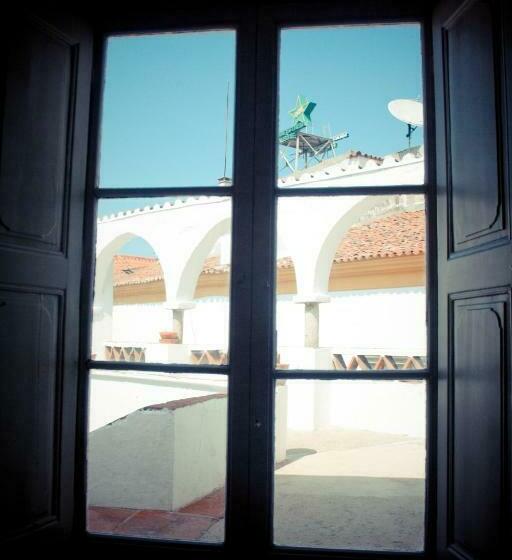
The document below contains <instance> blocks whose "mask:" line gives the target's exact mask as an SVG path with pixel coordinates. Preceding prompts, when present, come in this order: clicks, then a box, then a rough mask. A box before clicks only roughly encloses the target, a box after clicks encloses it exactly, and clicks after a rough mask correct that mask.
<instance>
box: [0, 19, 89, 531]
mask: <svg viewBox="0 0 512 560" xmlns="http://www.w3.org/2000/svg"><path fill="white" fill-rule="evenodd" d="M5 28H6V29H5V30H4V32H3V33H2V36H1V37H0V46H1V47H2V49H1V50H2V55H0V56H2V63H1V64H0V72H1V73H0V379H1V382H0V383H1V388H2V390H1V392H0V395H1V399H0V416H1V425H2V436H1V439H2V442H1V443H2V445H1V449H2V453H1V454H0V467H1V473H0V474H1V475H2V480H3V481H4V482H5V481H7V484H5V485H4V488H5V490H4V491H3V494H2V498H3V500H2V507H3V509H4V511H5V512H6V513H7V522H5V523H4V524H3V526H2V530H1V531H0V535H1V538H0V540H4V539H8V540H9V539H13V538H14V539H21V540H27V541H29V540H32V539H38V540H39V539H45V538H47V537H49V535H52V538H53V536H55V535H57V534H58V535H66V534H69V533H70V531H71V527H72V524H73V508H74V495H73V494H74V473H75V470H74V469H75V465H74V454H75V438H76V433H75V418H76V402H77V383H78V350H79V345H78V341H79V336H78V333H79V323H80V313H79V302H80V279H81V260H82V238H83V212H84V191H85V180H86V174H85V170H86V161H87V142H88V115H89V96H90V90H91V66H92V34H91V32H90V30H89V28H88V26H87V25H86V24H84V22H83V21H82V20H81V19H80V18H77V17H75V16H73V15H70V14H69V13H67V14H64V13H59V14H54V15H52V16H44V15H42V14H41V12H39V13H38V14H37V15H35V14H31V13H28V11H24V12H23V13H18V14H17V15H16V14H13V15H12V17H10V19H9V23H8V25H7V24H6V26H5ZM4 517H5V516H4Z"/></svg>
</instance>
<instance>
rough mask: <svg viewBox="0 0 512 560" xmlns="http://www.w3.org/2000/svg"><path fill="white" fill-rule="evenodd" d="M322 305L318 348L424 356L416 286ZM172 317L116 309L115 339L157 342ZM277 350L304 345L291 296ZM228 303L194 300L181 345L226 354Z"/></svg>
mask: <svg viewBox="0 0 512 560" xmlns="http://www.w3.org/2000/svg"><path fill="white" fill-rule="evenodd" d="M329 297H330V298H331V301H330V302H329V303H322V304H320V346H322V347H331V348H332V349H333V351H335V352H342V353H345V354H350V355H351V354H385V353H387V354H396V355H425V353H426V321H425V289H424V288H420V287H412V288H393V289H383V290H357V291H346V292H330V293H329ZM171 317H172V312H171V311H169V310H166V309H164V306H163V304H144V305H115V306H114V312H113V331H114V332H113V340H115V341H119V342H127V341H141V342H142V341H146V342H158V339H159V334H158V333H159V332H160V331H161V330H170V326H171V324H172V323H171ZM276 325H277V336H278V338H277V345H278V347H279V350H280V352H281V353H282V354H283V356H282V358H283V361H285V356H286V355H288V354H289V352H293V349H294V348H295V347H301V346H302V345H303V342H304V305H303V304H298V303H294V302H293V296H292V295H281V296H279V297H278V298H277V316H276ZM228 333H229V306H228V298H226V297H214V298H213V297H212V298H202V299H199V300H196V307H195V308H193V309H188V310H186V311H185V333H184V343H186V344H189V345H191V346H192V347H197V348H210V349H215V348H218V349H226V348H227V346H228V336H229V334H228Z"/></svg>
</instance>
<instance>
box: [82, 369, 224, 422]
mask: <svg viewBox="0 0 512 560" xmlns="http://www.w3.org/2000/svg"><path fill="white" fill-rule="evenodd" d="M226 391H227V382H226V380H225V379H220V378H219V376H217V375H208V374H201V375H199V374H194V375H190V376H189V375H186V374H177V375H172V374H166V373H154V372H140V373H137V372H133V371H110V372H107V371H100V370H97V371H92V373H91V376H90V383H89V430H90V431H92V430H97V429H98V428H100V427H101V426H104V425H106V424H108V423H109V422H114V421H115V420H117V419H118V418H122V417H123V416H126V415H127V414H130V413H131V412H134V411H135V410H138V409H139V408H143V407H145V406H149V405H152V404H156V403H164V402H169V401H174V400H178V399H185V398H189V397H199V396H203V395H211V394H212V393H219V392H226Z"/></svg>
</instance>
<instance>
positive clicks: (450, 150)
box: [442, 1, 507, 253]
mask: <svg viewBox="0 0 512 560" xmlns="http://www.w3.org/2000/svg"><path fill="white" fill-rule="evenodd" d="M494 26H495V23H494V21H493V13H492V10H491V6H490V4H489V3H488V2H484V1H473V2H466V3H465V4H464V5H463V6H461V8H460V9H459V10H457V11H456V12H455V13H454V14H452V15H451V16H450V18H449V19H448V20H447V21H446V22H445V24H444V26H443V29H442V34H443V41H442V45H443V61H444V72H443V73H444V76H445V84H444V85H445V92H444V96H445V110H446V146H447V153H446V158H447V171H448V177H447V179H448V198H449V201H448V203H449V212H450V216H449V218H450V222H451V226H450V231H449V233H450V239H449V241H450V252H452V253H458V252H460V251H463V250H465V249H468V248H471V247H475V246H478V245H482V244H483V243H487V242H489V241H492V240H494V239H497V238H500V237H504V236H505V237H506V236H507V231H505V230H504V228H505V226H506V222H505V212H504V210H505V209H504V198H505V195H504V192H503V182H502V181H501V176H500V173H499V151H500V149H501V146H500V145H499V144H500V137H501V134H500V123H499V118H498V113H497V103H496V97H498V107H499V93H500V92H499V88H496V75H495V65H496V63H497V60H496V58H498V59H499V56H497V53H495V50H496V49H495V45H494V40H493V37H494V35H493V31H494Z"/></svg>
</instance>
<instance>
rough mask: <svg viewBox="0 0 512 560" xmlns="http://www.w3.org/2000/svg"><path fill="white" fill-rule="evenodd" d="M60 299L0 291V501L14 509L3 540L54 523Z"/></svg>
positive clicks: (54, 296) (31, 293)
mask: <svg viewBox="0 0 512 560" xmlns="http://www.w3.org/2000/svg"><path fill="white" fill-rule="evenodd" d="M61 310H62V305H61V295H58V294H43V293H35V292H29V291H21V290H12V289H3V290H0V345H1V347H2V352H1V354H0V371H1V372H2V375H1V376H0V386H1V393H2V395H4V396H5V399H6V401H7V402H6V403H5V405H4V406H2V407H0V418H1V425H2V431H1V435H0V440H1V449H2V454H3V461H5V462H6V464H7V465H8V466H9V467H10V468H8V470H7V471H6V476H7V480H8V481H9V483H8V484H6V485H5V492H4V493H3V500H6V503H9V504H12V505H13V506H14V507H11V508H9V515H8V516H6V522H5V523H4V524H2V530H1V534H2V535H12V534H18V533H21V532H26V531H29V530H31V529H33V528H39V527H42V526H44V525H47V524H49V523H52V522H55V521H56V520H57V518H58V515H59V514H58V508H57V500H56V497H57V491H58V489H57V488H56V484H58V478H57V477H56V476H55V467H56V465H58V445H57V442H56V441H55V435H56V433H57V431H58V420H59V406H58V403H59V401H60V399H59V395H58V388H59V386H60V381H61V374H62V368H61V359H60V357H61V349H60V348H59V344H58V342H59V338H58V333H59V330H61V322H62V317H61Z"/></svg>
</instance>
